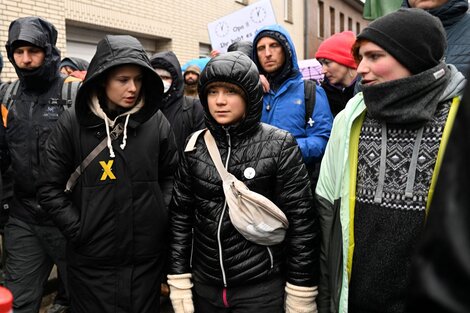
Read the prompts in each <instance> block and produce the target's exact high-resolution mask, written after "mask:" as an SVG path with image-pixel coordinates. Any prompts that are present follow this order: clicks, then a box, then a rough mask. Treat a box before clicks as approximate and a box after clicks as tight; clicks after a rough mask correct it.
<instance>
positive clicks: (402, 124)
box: [316, 9, 465, 313]
mask: <svg viewBox="0 0 470 313" xmlns="http://www.w3.org/2000/svg"><path fill="white" fill-rule="evenodd" d="M445 49H446V37H445V30H444V28H443V27H442V24H441V23H440V21H439V20H438V19H437V18H435V17H433V16H432V15H430V14H429V13H427V12H425V11H424V10H419V9H399V10H398V11H396V12H393V13H390V14H388V15H385V16H383V17H381V18H379V19H377V20H375V21H374V22H372V23H370V24H369V26H368V27H366V28H365V29H364V30H363V31H362V32H361V33H360V34H359V35H358V36H357V40H356V43H355V44H354V46H353V55H354V57H355V59H356V62H357V64H358V67H357V72H358V74H359V75H361V76H362V82H361V85H362V90H363V91H362V93H359V94H357V95H356V96H355V97H354V98H352V99H351V100H350V101H349V102H348V104H347V106H346V108H345V109H344V110H343V111H341V112H340V113H339V114H338V115H337V116H336V118H335V122H334V126H333V130H332V134H331V137H330V141H329V142H328V146H327V149H326V153H325V156H324V158H323V162H322V165H321V170H320V178H319V181H318V185H317V189H316V196H317V200H318V209H319V214H320V224H321V229H322V238H323V239H322V252H321V256H322V257H321V259H320V264H321V270H320V272H321V280H320V281H321V282H320V287H319V296H318V307H319V312H340V313H345V312H351V313H355V312H361V313H362V312H381V313H403V312H405V311H406V310H405V304H406V297H407V286H408V284H409V281H410V263H411V257H412V254H413V252H414V251H415V250H416V244H417V242H418V239H419V238H420V236H421V234H422V230H423V226H424V222H425V220H426V214H427V207H428V206H429V204H430V195H432V193H433V191H434V190H433V189H434V184H435V182H436V178H437V174H438V170H436V169H435V167H436V164H439V163H440V158H441V155H442V153H443V152H444V150H445V144H443V142H445V138H446V136H447V133H448V131H449V129H450V128H451V127H452V123H453V117H454V115H455V111H456V110H457V108H458V106H459V101H460V96H461V94H462V90H463V87H464V85H465V78H464V77H463V75H462V74H461V73H460V72H459V71H457V69H456V68H455V66H453V65H446V64H445V63H444V62H443V58H444V52H445ZM441 138H442V140H441ZM371 286H373V288H371Z"/></svg>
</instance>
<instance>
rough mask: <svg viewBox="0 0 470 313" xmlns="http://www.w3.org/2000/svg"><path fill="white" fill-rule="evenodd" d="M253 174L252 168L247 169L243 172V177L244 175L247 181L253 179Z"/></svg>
mask: <svg viewBox="0 0 470 313" xmlns="http://www.w3.org/2000/svg"><path fill="white" fill-rule="evenodd" d="M255 174H256V172H255V169H254V168H252V167H247V168H246V169H245V171H244V172H243V175H245V178H247V179H252V178H253V177H255Z"/></svg>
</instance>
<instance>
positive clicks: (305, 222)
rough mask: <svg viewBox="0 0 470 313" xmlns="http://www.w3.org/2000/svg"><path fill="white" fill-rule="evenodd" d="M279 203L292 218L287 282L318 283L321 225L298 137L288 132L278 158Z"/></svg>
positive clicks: (288, 248) (288, 235)
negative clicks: (295, 137) (297, 140)
mask: <svg viewBox="0 0 470 313" xmlns="http://www.w3.org/2000/svg"><path fill="white" fill-rule="evenodd" d="M279 165H280V166H279V172H278V186H279V187H278V188H279V193H280V198H279V200H280V201H279V203H280V207H281V209H282V210H283V211H284V212H285V214H286V216H287V219H288V221H289V228H288V230H287V235H286V247H287V281H288V282H289V283H291V284H293V285H296V286H316V285H317V284H318V276H319V263H318V259H319V250H320V245H319V224H318V216H317V214H316V211H315V208H314V206H313V196H312V191H311V187H310V181H309V178H308V173H307V169H306V166H305V164H304V162H303V160H302V155H301V152H300V150H299V147H298V145H297V144H296V141H295V139H294V138H293V137H292V136H291V135H290V134H286V138H285V140H284V144H283V147H282V150H281V154H280V159H279Z"/></svg>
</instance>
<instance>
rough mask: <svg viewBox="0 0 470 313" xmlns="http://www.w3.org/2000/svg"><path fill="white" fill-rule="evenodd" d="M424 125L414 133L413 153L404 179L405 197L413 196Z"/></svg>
mask: <svg viewBox="0 0 470 313" xmlns="http://www.w3.org/2000/svg"><path fill="white" fill-rule="evenodd" d="M423 131H424V127H421V128H420V129H419V130H418V133H417V134H416V140H415V144H414V146H413V154H412V156H411V161H410V168H409V169H408V179H407V181H406V189H405V197H406V198H412V197H413V187H414V185H415V176H416V167H417V164H418V153H419V146H420V145H421V140H422V139H423Z"/></svg>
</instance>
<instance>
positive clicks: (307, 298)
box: [286, 283, 318, 313]
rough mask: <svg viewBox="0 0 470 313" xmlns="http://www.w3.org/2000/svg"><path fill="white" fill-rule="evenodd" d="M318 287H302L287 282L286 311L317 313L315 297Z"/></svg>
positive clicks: (287, 312) (292, 312)
mask: <svg viewBox="0 0 470 313" xmlns="http://www.w3.org/2000/svg"><path fill="white" fill-rule="evenodd" d="M317 294H318V287H316V286H315V287H301V286H295V285H291V284H289V283H286V313H317V312H318V310H317V304H316V303H315V298H316V297H317Z"/></svg>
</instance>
